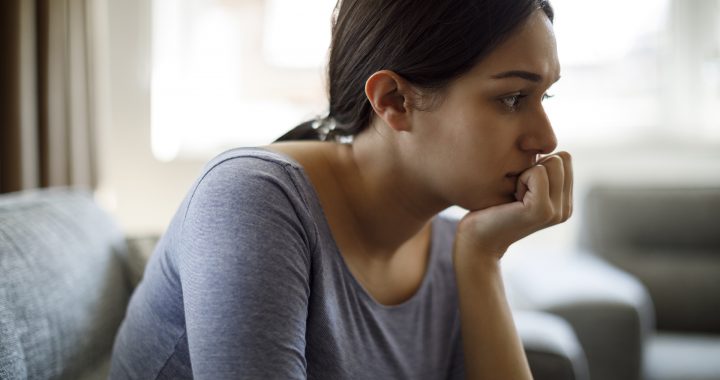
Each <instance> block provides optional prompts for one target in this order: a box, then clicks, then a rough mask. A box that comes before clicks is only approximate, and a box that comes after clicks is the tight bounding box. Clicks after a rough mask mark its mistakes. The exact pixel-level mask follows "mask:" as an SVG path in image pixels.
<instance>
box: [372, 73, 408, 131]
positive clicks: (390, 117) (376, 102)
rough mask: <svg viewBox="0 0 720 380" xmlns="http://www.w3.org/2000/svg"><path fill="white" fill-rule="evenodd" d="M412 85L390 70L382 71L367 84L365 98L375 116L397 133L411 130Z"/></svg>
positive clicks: (374, 75)
mask: <svg viewBox="0 0 720 380" xmlns="http://www.w3.org/2000/svg"><path fill="white" fill-rule="evenodd" d="M410 89H411V87H410V85H409V84H408V83H407V81H405V79H403V78H402V77H400V76H399V75H397V74H396V73H394V72H392V71H389V70H381V71H378V72H376V73H374V74H373V75H371V76H370V78H368V80H367V82H365V96H367V98H368V100H369V101H370V105H372V108H373V111H375V114H376V115H377V116H378V117H379V118H381V119H382V120H383V121H384V122H385V123H386V124H387V125H388V126H390V128H392V129H394V130H396V131H409V130H410V123H409V121H410V117H409V113H410V112H409V111H410V109H411V108H410V102H409V99H410V98H409V95H410V93H409V90H410Z"/></svg>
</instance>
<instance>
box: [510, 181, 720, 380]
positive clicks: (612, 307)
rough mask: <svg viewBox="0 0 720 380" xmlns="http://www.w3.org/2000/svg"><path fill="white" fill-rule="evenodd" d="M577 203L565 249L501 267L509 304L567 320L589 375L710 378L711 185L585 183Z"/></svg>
mask: <svg viewBox="0 0 720 380" xmlns="http://www.w3.org/2000/svg"><path fill="white" fill-rule="evenodd" d="M579 209H580V210H581V212H580V215H576V217H577V218H578V219H579V220H580V223H579V225H580V233H579V240H578V245H577V247H576V248H574V249H572V252H569V253H567V254H564V255H563V254H560V255H559V254H558V253H557V252H553V253H543V252H533V255H532V257H531V258H528V259H527V260H524V262H523V263H522V265H518V266H516V267H514V268H512V269H511V270H508V273H507V275H506V278H507V282H508V285H509V286H511V290H512V292H511V294H512V301H513V304H514V306H513V307H514V308H515V309H526V310H536V311H540V312H547V313H551V314H553V315H556V316H559V317H562V318H563V319H564V320H565V321H567V322H568V323H569V324H570V325H571V326H572V329H573V330H574V332H575V334H576V336H577V338H578V340H579V342H580V344H581V347H582V350H583V352H584V353H585V358H586V360H587V365H588V371H589V374H590V378H591V379H593V380H638V379H644V380H720V188H678V187H673V186H660V185H655V186H652V187H641V186H623V185H607V184H606V185H594V186H590V188H589V190H588V192H587V193H586V196H585V197H584V198H583V200H582V207H580V208H579ZM590 310H594V312H589V311H590Z"/></svg>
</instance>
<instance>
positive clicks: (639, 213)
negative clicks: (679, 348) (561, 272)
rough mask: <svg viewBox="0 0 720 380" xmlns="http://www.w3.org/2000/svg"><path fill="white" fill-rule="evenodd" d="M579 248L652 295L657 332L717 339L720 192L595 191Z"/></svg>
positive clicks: (612, 188) (588, 202)
mask: <svg viewBox="0 0 720 380" xmlns="http://www.w3.org/2000/svg"><path fill="white" fill-rule="evenodd" d="M583 216H584V217H583V223H582V224H581V226H582V227H581V243H582V244H583V246H584V247H585V248H587V249H588V250H590V251H592V252H593V253H595V254H597V255H599V256H602V257H604V258H605V259H607V260H608V261H609V262H611V263H612V264H614V265H616V266H618V267H619V268H621V269H623V270H625V271H627V272H629V273H630V274H632V275H634V276H635V277H637V278H638V279H639V280H640V281H641V282H642V283H643V285H645V287H646V288H647V289H648V290H649V292H650V295H651V297H652V300H653V303H654V304H655V311H656V313H657V315H656V320H657V327H658V329H660V330H675V331H696V332H710V333H715V334H720V319H719V318H717V315H718V314H720V297H718V296H717V295H718V294H720V233H719V230H718V226H719V225H720V187H714V188H712V187H709V188H689V187H688V188H674V187H664V188H663V187H648V188H645V187H631V186H628V187H622V186H602V187H601V186H598V187H595V188H593V189H592V190H591V191H590V192H589V193H588V195H587V200H586V205H585V210H584V213H583Z"/></svg>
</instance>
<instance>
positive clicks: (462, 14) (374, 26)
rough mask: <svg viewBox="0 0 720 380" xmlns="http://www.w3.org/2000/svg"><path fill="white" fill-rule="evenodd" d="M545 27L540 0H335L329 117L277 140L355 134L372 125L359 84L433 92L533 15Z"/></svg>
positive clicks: (549, 13) (546, 5) (550, 15)
mask: <svg viewBox="0 0 720 380" xmlns="http://www.w3.org/2000/svg"><path fill="white" fill-rule="evenodd" d="M537 9H542V10H543V11H544V12H545V14H546V15H547V16H548V18H549V19H550V21H552V20H553V17H554V14H553V9H552V7H551V5H550V3H549V2H548V1H546V0H339V1H338V4H337V5H336V7H335V15H334V19H333V26H332V42H331V45H330V60H329V62H328V95H329V101H330V108H329V113H328V116H327V118H325V119H324V120H314V121H309V122H306V123H303V124H301V125H299V126H298V127H296V128H295V129H293V130H292V131H290V132H288V133H287V134H286V135H284V136H283V137H281V138H280V139H278V141H281V140H303V139H313V140H314V139H318V138H320V139H325V138H326V137H327V135H328V132H329V134H330V135H336V136H353V135H355V134H357V133H359V132H360V131H362V130H363V129H364V128H365V127H367V126H368V125H369V124H370V121H371V119H372V107H371V106H370V102H369V101H368V99H367V97H366V96H365V81H367V79H368V78H369V77H370V76H371V75H372V74H373V73H375V72H377V71H380V70H391V71H393V72H395V73H396V74H398V75H400V76H401V77H403V78H404V79H405V80H407V81H408V82H409V83H411V84H412V85H413V86H415V87H416V88H417V89H419V90H424V91H425V92H429V93H432V92H437V91H439V90H442V89H443V88H445V87H446V86H447V85H448V84H449V83H450V82H451V81H452V80H454V79H456V78H457V77H459V76H461V75H463V74H464V73H466V72H468V71H469V70H470V69H472V68H473V67H474V66H475V65H476V64H477V63H478V62H479V61H480V60H482V59H483V58H484V57H485V56H487V55H488V54H489V53H490V52H491V51H492V50H493V49H494V48H495V47H496V46H497V45H498V44H500V43H501V42H502V41H503V40H504V39H506V38H507V37H508V36H509V35H510V34H511V32H512V31H513V30H515V29H516V28H517V27H518V26H519V25H521V24H522V22H523V21H525V20H526V19H527V18H528V17H529V16H530V15H531V14H532V13H533V12H534V11H535V10H537Z"/></svg>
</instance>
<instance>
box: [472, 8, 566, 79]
mask: <svg viewBox="0 0 720 380" xmlns="http://www.w3.org/2000/svg"><path fill="white" fill-rule="evenodd" d="M509 70H523V71H529V72H533V73H537V74H540V75H541V76H542V77H543V80H544V81H547V82H550V83H552V82H554V81H555V80H556V79H557V78H558V77H559V75H560V63H559V61H558V57H557V44H556V42H555V34H554V32H553V27H552V23H551V22H550V20H549V19H548V18H547V16H546V15H545V13H544V12H543V11H542V10H537V11H535V12H534V13H533V14H532V15H531V16H530V17H529V18H528V20H526V21H525V22H524V23H523V24H522V25H521V26H520V27H518V29H517V30H515V32H513V34H511V35H510V36H509V37H508V38H507V39H506V40H505V41H503V42H502V43H501V44H500V45H498V46H497V47H496V48H495V49H494V50H493V51H492V52H491V53H490V54H489V55H488V56H487V57H485V58H484V59H483V60H482V61H480V63H478V64H477V66H476V67H475V68H473V70H471V73H470V74H471V75H473V76H479V77H483V78H489V77H492V76H493V75H495V74H497V73H500V72H505V71H509Z"/></svg>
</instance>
